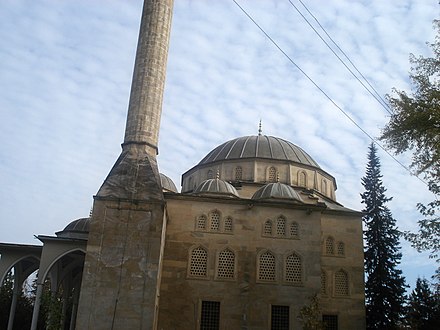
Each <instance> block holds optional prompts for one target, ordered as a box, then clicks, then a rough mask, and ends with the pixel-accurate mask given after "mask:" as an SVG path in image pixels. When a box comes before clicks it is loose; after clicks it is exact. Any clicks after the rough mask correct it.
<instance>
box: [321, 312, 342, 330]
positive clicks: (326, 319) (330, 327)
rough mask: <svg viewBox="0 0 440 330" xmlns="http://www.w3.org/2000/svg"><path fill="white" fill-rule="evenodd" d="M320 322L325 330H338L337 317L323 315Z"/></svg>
mask: <svg viewBox="0 0 440 330" xmlns="http://www.w3.org/2000/svg"><path fill="white" fill-rule="evenodd" d="M322 322H323V323H324V326H325V328H324V329H325V330H338V316H337V315H323V316H322Z"/></svg>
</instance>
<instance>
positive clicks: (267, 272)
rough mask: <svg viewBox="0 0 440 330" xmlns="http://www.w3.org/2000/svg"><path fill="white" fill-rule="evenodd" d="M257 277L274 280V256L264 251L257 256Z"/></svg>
mask: <svg viewBox="0 0 440 330" xmlns="http://www.w3.org/2000/svg"><path fill="white" fill-rule="evenodd" d="M258 263H259V265H258V279H259V280H262V281H275V256H274V255H273V254H272V253H271V252H269V251H266V252H264V253H262V254H261V255H260V257H259V258H258Z"/></svg>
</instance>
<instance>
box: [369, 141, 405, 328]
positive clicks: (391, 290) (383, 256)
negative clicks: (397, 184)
mask: <svg viewBox="0 0 440 330" xmlns="http://www.w3.org/2000/svg"><path fill="white" fill-rule="evenodd" d="M362 185H363V186H364V189H365V191H364V193H362V194H361V197H362V203H363V204H365V208H364V209H363V212H364V213H365V215H364V217H363V221H364V225H365V227H364V228H365V230H364V238H365V245H366V246H365V273H366V275H367V280H366V283H365V296H366V311H367V329H382V330H385V329H397V328H398V326H399V324H400V321H401V318H402V316H403V312H404V302H405V288H406V285H405V278H404V277H403V276H402V271H401V270H399V269H398V268H397V266H398V265H399V264H400V259H401V258H402V254H401V253H400V243H399V231H398V230H397V227H396V220H395V219H394V218H393V216H392V214H391V211H390V210H389V208H388V207H387V206H386V203H387V202H389V201H390V200H391V199H392V198H389V197H386V195H385V192H386V189H385V187H384V186H383V182H382V174H381V171H380V160H379V157H378V156H377V149H376V147H375V145H374V144H373V143H372V144H371V145H370V147H369V153H368V163H367V169H366V174H365V176H364V177H363V178H362Z"/></svg>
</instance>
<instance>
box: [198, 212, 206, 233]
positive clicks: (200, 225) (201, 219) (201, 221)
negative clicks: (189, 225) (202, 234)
mask: <svg viewBox="0 0 440 330" xmlns="http://www.w3.org/2000/svg"><path fill="white" fill-rule="evenodd" d="M196 228H197V229H198V230H206V216H204V215H201V216H199V217H198V218H197V224H196Z"/></svg>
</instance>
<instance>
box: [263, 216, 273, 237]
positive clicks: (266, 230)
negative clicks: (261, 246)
mask: <svg viewBox="0 0 440 330" xmlns="http://www.w3.org/2000/svg"><path fill="white" fill-rule="evenodd" d="M264 235H267V236H272V221H270V220H266V222H265V223H264Z"/></svg>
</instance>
